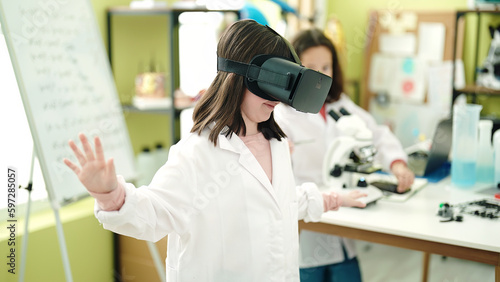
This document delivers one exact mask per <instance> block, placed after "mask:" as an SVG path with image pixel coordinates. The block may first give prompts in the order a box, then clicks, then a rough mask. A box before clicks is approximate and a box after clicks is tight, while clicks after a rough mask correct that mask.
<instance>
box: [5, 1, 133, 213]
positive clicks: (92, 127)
mask: <svg viewBox="0 0 500 282" xmlns="http://www.w3.org/2000/svg"><path fill="white" fill-rule="evenodd" d="M0 21H1V26H2V30H3V33H4V36H5V40H6V43H7V47H8V50H9V54H10V58H11V61H12V65H13V68H14V72H15V75H16V80H17V84H18V87H19V91H20V94H21V97H22V101H23V105H24V110H25V112H26V116H27V119H28V123H29V126H30V131H31V135H32V137H33V142H34V146H35V150H36V154H37V157H38V159H39V161H40V167H41V169H42V173H43V178H44V180H45V185H46V189H47V192H48V193H49V198H51V200H52V201H53V202H56V201H57V203H59V204H66V203H69V202H72V201H74V200H75V199H78V198H80V197H82V196H85V195H87V192H86V190H85V188H84V187H83V185H82V184H81V183H80V182H79V180H78V178H77V177H76V176H75V174H74V173H73V172H72V171H71V170H70V169H69V168H68V167H66V165H64V163H63V161H62V160H63V158H65V157H66V158H69V159H71V160H73V161H75V162H76V159H75V158H74V157H73V153H72V151H71V149H70V148H69V146H68V140H69V139H73V140H75V141H77V145H79V141H78V133H80V132H83V133H85V134H87V136H88V137H89V139H93V137H94V136H99V137H100V138H101V140H102V143H103V146H104V152H105V157H106V158H109V157H113V158H114V159H115V166H116V170H117V174H121V175H123V176H124V177H125V178H126V179H131V178H133V177H134V174H135V170H134V158H133V151H132V146H131V144H130V138H129V135H128V132H127V127H126V125H125V120H124V116H123V112H122V109H121V105H120V102H119V99H118V95H117V91H116V87H115V84H114V81H113V76H112V73H111V68H110V66H109V61H108V58H107V56H106V52H105V49H104V45H103V42H102V38H101V35H100V33H99V29H98V26H97V23H96V20H95V16H94V11H93V9H92V6H91V4H90V2H89V1H88V0H71V1H70V0H42V1H40V0H23V1H11V0H0ZM26 150H31V148H26ZM34 189H35V188H34Z"/></svg>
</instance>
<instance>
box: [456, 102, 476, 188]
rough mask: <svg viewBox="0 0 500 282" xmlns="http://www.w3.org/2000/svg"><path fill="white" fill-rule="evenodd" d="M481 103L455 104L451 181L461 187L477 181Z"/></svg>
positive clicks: (470, 186) (469, 185)
mask: <svg viewBox="0 0 500 282" xmlns="http://www.w3.org/2000/svg"><path fill="white" fill-rule="evenodd" d="M481 109H482V106H481V105H475V104H458V105H457V104H456V105H454V106H453V132H452V135H453V136H452V146H451V154H452V156H451V159H452V161H451V183H452V184H453V185H454V186H456V187H459V188H472V186H474V184H475V183H476V164H477V147H478V146H477V145H478V138H477V136H478V130H477V129H478V122H479V113H480V111H481Z"/></svg>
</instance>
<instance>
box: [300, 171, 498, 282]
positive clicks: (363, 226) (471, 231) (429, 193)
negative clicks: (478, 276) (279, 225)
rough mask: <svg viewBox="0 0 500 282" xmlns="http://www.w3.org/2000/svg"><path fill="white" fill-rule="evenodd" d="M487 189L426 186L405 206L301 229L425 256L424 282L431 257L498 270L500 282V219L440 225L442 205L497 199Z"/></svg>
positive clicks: (328, 217) (343, 214) (353, 212)
mask: <svg viewBox="0 0 500 282" xmlns="http://www.w3.org/2000/svg"><path fill="white" fill-rule="evenodd" d="M484 191H486V189H485V188H484V187H475V188H474V189H470V190H464V189H459V188H456V187H453V186H452V185H451V184H450V180H449V179H445V180H443V181H442V182H440V183H439V184H432V183H429V184H427V186H426V187H424V188H423V189H422V190H420V191H419V192H418V193H416V194H415V195H414V196H413V197H411V198H410V199H409V200H407V201H406V202H403V203H401V202H389V201H384V200H379V201H378V202H377V203H376V204H374V205H372V206H369V207H367V208H365V209H356V208H342V209H341V210H340V211H338V212H327V213H325V214H324V215H323V217H322V219H321V221H320V222H316V223H305V222H302V221H301V222H300V223H299V228H300V229H307V230H311V231H316V232H322V233H328V234H333V235H338V236H342V237H348V238H352V239H358V240H363V241H369V242H374V243H380V244H386V245H391V246H396V247H401V248H406V249H411V250H417V251H423V252H425V255H424V271H423V277H422V281H427V276H428V275H427V273H428V268H427V263H428V260H429V253H433V254H439V255H444V256H450V257H456V258H460V259H466V260H471V261H476V262H481V263H486V264H490V265H494V266H495V281H496V282H500V219H489V218H482V217H478V216H474V215H468V214H465V215H463V218H464V220H463V222H457V221H452V222H440V220H441V219H442V218H441V217H439V216H437V212H438V209H439V205H440V204H441V203H449V204H460V203H464V202H468V201H473V200H481V199H486V198H492V196H491V193H489V194H487V193H485V192H484Z"/></svg>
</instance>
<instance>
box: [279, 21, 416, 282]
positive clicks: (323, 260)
mask: <svg viewBox="0 0 500 282" xmlns="http://www.w3.org/2000/svg"><path fill="white" fill-rule="evenodd" d="M292 45H293V47H294V48H295V50H296V52H297V55H298V56H299V58H300V60H301V61H302V64H303V65H304V66H305V67H308V68H310V69H314V70H317V71H320V72H322V73H324V74H326V75H329V76H331V77H332V78H333V83H332V86H331V89H330V92H329V94H328V97H327V99H326V102H325V104H324V106H323V108H322V110H321V111H320V113H318V114H308V113H302V112H298V111H296V110H294V109H293V108H291V107H288V106H286V105H279V106H277V107H276V109H275V112H274V115H275V119H276V121H277V122H278V124H279V125H280V127H281V128H282V129H283V131H284V132H285V134H286V135H287V136H288V138H289V140H290V141H291V142H290V144H291V147H292V155H291V158H292V165H293V171H294V175H295V179H296V181H297V183H305V182H314V183H316V184H318V185H320V186H321V185H324V183H323V168H322V165H323V158H324V157H325V154H326V152H327V150H328V147H329V145H330V144H331V143H332V142H333V140H334V139H335V138H336V137H339V136H342V134H343V133H342V132H341V130H340V129H339V128H338V127H337V124H336V122H335V120H334V119H333V118H332V117H330V116H329V115H328V112H329V111H330V110H332V109H334V110H335V111H336V112H337V113H338V112H339V110H340V109H341V108H344V109H346V110H347V111H348V112H350V113H351V114H354V115H358V116H359V117H361V119H362V120H363V121H364V122H365V123H366V126H367V127H368V128H369V129H370V130H371V131H372V132H373V142H374V145H375V147H376V148H377V150H378V153H377V155H376V161H377V162H379V163H380V164H381V165H382V166H383V168H384V169H385V170H386V171H389V172H391V173H393V174H394V175H395V176H396V177H397V179H398V181H399V185H398V190H399V191H404V190H406V189H407V188H409V187H410V186H411V184H412V183H413V180H414V174H413V172H412V171H411V170H409V169H408V167H407V166H406V161H407V156H406V154H405V152H404V151H403V149H402V146H401V144H400V142H399V140H398V139H397V138H396V137H395V136H394V135H393V134H392V133H391V131H390V130H389V128H388V127H387V126H383V125H378V124H377V123H376V122H375V120H374V118H373V117H372V116H371V115H370V114H369V113H368V112H366V111H365V110H363V109H362V108H360V107H359V106H357V105H356V104H355V103H354V102H353V101H352V100H351V99H350V98H349V97H348V96H347V95H346V94H344V93H343V84H344V82H343V75H342V70H341V69H340V64H339V61H338V57H337V52H336V50H335V47H334V45H333V44H332V42H331V41H330V40H329V39H328V38H327V37H326V36H325V35H324V34H323V32H322V31H321V30H319V29H310V30H305V31H302V32H300V33H299V34H298V35H297V36H296V37H295V39H294V40H293V41H292ZM293 144H296V145H293ZM300 267H301V271H300V275H301V281H315V282H318V281H319V282H321V281H352V282H354V281H360V280H361V273H360V269H359V265H358V261H357V259H356V251H355V246H354V241H353V240H350V239H347V238H341V237H337V236H332V235H326V234H320V233H315V232H311V231H307V230H304V231H302V232H301V234H300Z"/></svg>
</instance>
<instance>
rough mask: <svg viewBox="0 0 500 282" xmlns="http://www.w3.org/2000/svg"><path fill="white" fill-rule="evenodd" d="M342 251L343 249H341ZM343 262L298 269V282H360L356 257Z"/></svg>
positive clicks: (345, 255) (359, 271)
mask: <svg viewBox="0 0 500 282" xmlns="http://www.w3.org/2000/svg"><path fill="white" fill-rule="evenodd" d="M342 249H344V248H342ZM344 257H345V258H346V259H345V260H344V261H343V262H340V263H335V264H330V265H323V266H318V267H309V268H301V269H300V282H361V281H362V280H361V270H360V268H359V262H358V259H357V258H356V257H353V258H352V259H348V258H347V254H346V252H345V250H344Z"/></svg>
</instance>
